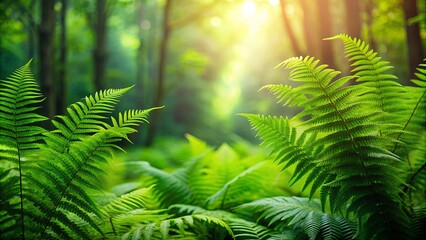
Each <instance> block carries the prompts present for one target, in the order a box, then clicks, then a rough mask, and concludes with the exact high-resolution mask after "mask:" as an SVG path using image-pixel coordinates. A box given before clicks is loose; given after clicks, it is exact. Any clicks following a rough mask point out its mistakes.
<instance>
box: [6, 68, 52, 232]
mask: <svg viewBox="0 0 426 240" xmlns="http://www.w3.org/2000/svg"><path fill="white" fill-rule="evenodd" d="M30 64H31V60H30V61H29V62H27V63H26V64H25V65H24V66H22V67H20V68H18V69H17V70H15V71H14V72H13V73H12V74H11V75H9V76H8V77H7V78H6V80H2V81H1V82H0V119H1V124H0V146H4V147H2V148H1V150H0V159H1V162H0V167H4V166H7V163H6V162H9V164H12V165H11V166H12V167H10V168H8V169H11V171H12V172H10V171H9V170H7V171H6V172H1V175H2V176H4V177H5V181H4V182H2V185H3V184H4V186H5V187H6V186H8V188H7V190H6V189H5V190H4V192H5V193H4V195H3V197H2V204H6V205H8V208H2V209H4V212H3V213H2V214H1V215H0V221H1V224H0V238H3V237H4V238H6V236H8V235H6V234H9V233H11V232H12V233H13V234H14V235H15V236H20V237H22V238H25V232H26V230H25V219H24V218H25V213H24V208H25V206H24V199H23V194H24V191H23V186H24V181H25V179H24V176H25V174H26V172H25V171H26V169H24V166H23V160H24V158H25V157H28V156H29V155H30V152H31V151H32V150H35V149H36V148H37V143H38V142H39V141H41V138H42V133H44V132H45V130H44V129H43V128H41V127H39V126H37V124H38V123H40V122H42V121H45V120H46V118H45V117H43V116H41V115H39V114H36V113H34V111H35V110H36V109H38V108H40V103H41V102H42V101H43V96H42V94H41V92H40V90H39V87H38V84H37V82H36V81H35V79H34V77H33V75H32V73H31V69H30ZM2 171H3V170H2ZM6 173H7V174H6ZM5 174H6V175H5ZM2 192H3V188H2ZM2 194H3V193H2ZM15 197H17V199H19V200H18V203H19V204H16V203H15V200H14V198H15ZM12 229H13V230H12Z"/></svg>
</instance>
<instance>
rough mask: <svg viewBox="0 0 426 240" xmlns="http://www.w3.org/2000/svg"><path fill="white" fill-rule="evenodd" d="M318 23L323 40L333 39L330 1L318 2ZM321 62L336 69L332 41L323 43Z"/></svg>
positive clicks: (320, 0)
mask: <svg viewBox="0 0 426 240" xmlns="http://www.w3.org/2000/svg"><path fill="white" fill-rule="evenodd" d="M317 9H318V22H319V30H320V37H321V39H324V38H328V37H332V36H333V30H332V27H333V25H332V22H331V12H330V8H329V2H328V0H318V7H317ZM320 59H321V61H322V62H324V63H326V64H328V65H329V66H330V67H332V68H335V63H334V54H333V45H332V41H321V57H320Z"/></svg>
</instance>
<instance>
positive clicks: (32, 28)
mask: <svg viewBox="0 0 426 240" xmlns="http://www.w3.org/2000/svg"><path fill="white" fill-rule="evenodd" d="M34 6H35V0H31V2H30V5H29V7H28V12H27V15H28V16H27V17H28V59H30V58H33V57H34V56H35V46H34V44H35V36H34V35H35V32H36V24H35V21H34V15H33V12H34Z"/></svg>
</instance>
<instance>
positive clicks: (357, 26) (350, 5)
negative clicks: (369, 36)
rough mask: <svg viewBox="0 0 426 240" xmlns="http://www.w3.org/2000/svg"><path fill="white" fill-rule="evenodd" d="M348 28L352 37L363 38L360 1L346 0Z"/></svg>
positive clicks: (348, 32)
mask: <svg viewBox="0 0 426 240" xmlns="http://www.w3.org/2000/svg"><path fill="white" fill-rule="evenodd" d="M345 9H346V14H345V15H346V27H347V34H349V35H350V36H351V37H356V38H358V39H360V38H361V17H360V12H361V7H360V3H359V0H346V3H345Z"/></svg>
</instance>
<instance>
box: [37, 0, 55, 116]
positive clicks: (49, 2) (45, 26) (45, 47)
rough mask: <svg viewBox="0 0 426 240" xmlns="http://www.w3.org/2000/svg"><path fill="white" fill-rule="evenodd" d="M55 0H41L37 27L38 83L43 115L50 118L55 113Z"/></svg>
mask: <svg viewBox="0 0 426 240" xmlns="http://www.w3.org/2000/svg"><path fill="white" fill-rule="evenodd" d="M54 3H55V0H41V4H40V6H41V22H40V29H39V51H40V85H41V90H42V92H43V94H44V95H45V96H46V98H47V100H46V101H44V102H45V106H44V108H43V110H44V111H43V112H44V115H45V116H47V117H50V118H52V117H53V116H54V115H55V114H56V89H55V82H54V75H55V71H54V41H53V40H54V27H55V9H54Z"/></svg>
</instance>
